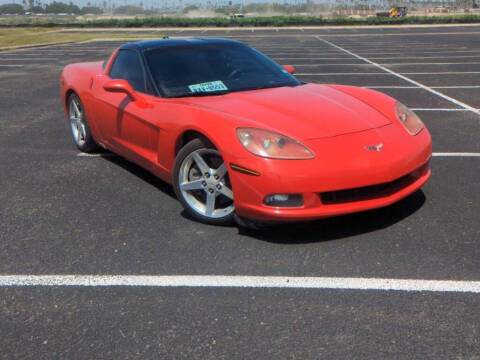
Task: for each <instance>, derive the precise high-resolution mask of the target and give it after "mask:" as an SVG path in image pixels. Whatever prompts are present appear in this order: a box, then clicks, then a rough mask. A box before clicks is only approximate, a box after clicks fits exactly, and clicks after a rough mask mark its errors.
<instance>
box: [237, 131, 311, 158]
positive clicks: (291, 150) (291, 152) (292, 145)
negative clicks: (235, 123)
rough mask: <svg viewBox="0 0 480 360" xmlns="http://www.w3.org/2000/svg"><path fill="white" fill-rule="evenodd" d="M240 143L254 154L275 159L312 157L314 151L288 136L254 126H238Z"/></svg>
mask: <svg viewBox="0 0 480 360" xmlns="http://www.w3.org/2000/svg"><path fill="white" fill-rule="evenodd" d="M237 136H238V140H240V143H241V144H242V145H243V146H244V147H245V149H247V150H248V151H250V152H251V153H252V154H255V155H258V156H262V157H266V158H273V159H311V158H313V157H315V156H314V155H313V153H312V152H311V151H310V150H309V149H307V148H306V147H305V146H304V145H302V144H300V143H299V142H297V141H295V140H293V139H290V138H288V137H286V136H283V135H280V134H277V133H274V132H271V131H266V130H260V129H254V128H238V129H237Z"/></svg>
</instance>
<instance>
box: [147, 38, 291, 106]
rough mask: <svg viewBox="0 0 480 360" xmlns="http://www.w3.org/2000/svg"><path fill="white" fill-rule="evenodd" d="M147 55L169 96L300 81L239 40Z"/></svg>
mask: <svg viewBox="0 0 480 360" xmlns="http://www.w3.org/2000/svg"><path fill="white" fill-rule="evenodd" d="M145 56H146V60H147V63H148V66H149V68H150V71H151V73H152V76H153V79H154V81H155V82H156V84H157V86H158V88H159V89H160V91H161V92H162V95H164V96H166V97H181V96H199V95H200V96H205V95H216V94H225V93H229V92H232V91H241V90H253V89H263V88H269V87H279V86H297V85H300V83H299V82H298V81H297V80H296V79H295V78H294V77H293V76H292V75H290V74H289V73H288V72H287V71H285V70H284V69H283V68H282V67H280V66H279V65H278V64H276V63H275V62H274V61H273V60H271V59H269V58H268V57H266V56H265V55H263V54H261V53H260V52H258V51H257V50H254V49H252V48H251V47H249V46H246V45H243V44H239V43H222V44H198V45H197V44H195V45H186V46H176V47H166V48H163V49H155V50H150V51H147V52H146V54H145Z"/></svg>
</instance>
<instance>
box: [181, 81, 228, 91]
mask: <svg viewBox="0 0 480 360" xmlns="http://www.w3.org/2000/svg"><path fill="white" fill-rule="evenodd" d="M188 88H189V89H190V91H191V92H192V93H196V92H212V91H224V90H228V88H227V87H226V86H225V84H224V83H223V82H222V81H220V80H217V81H209V82H205V83H201V84H195V85H188Z"/></svg>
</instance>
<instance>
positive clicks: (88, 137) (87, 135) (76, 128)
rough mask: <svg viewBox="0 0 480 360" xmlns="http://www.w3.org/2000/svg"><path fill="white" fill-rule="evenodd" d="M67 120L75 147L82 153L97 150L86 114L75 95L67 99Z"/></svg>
mask: <svg viewBox="0 0 480 360" xmlns="http://www.w3.org/2000/svg"><path fill="white" fill-rule="evenodd" d="M68 119H69V121H70V128H71V130H72V136H73V140H74V141H75V145H77V147H78V148H79V149H80V150H81V151H84V152H91V151H93V150H95V149H97V148H98V146H97V144H96V143H95V140H93V136H92V132H91V131H90V126H89V124H88V119H87V114H86V113H85V109H84V107H83V104H82V102H81V100H80V98H79V97H78V95H77V94H75V93H72V94H71V95H70V96H69V97H68Z"/></svg>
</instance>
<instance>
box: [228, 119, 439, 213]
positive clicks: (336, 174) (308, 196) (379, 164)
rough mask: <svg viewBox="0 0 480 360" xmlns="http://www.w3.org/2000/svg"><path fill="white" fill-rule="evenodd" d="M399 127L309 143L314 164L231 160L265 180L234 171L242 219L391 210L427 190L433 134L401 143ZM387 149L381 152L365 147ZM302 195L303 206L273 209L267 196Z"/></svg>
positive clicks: (249, 158) (297, 161)
mask: <svg viewBox="0 0 480 360" xmlns="http://www.w3.org/2000/svg"><path fill="white" fill-rule="evenodd" d="M398 134H399V132H398V128H396V127H395V126H394V125H390V126H385V127H383V128H381V131H379V130H378V129H376V130H368V131H364V132H361V133H356V134H348V135H342V136H340V137H336V138H329V139H321V140H312V141H308V142H305V145H307V146H308V147H309V148H310V149H312V150H313V151H314V153H315V154H316V157H315V158H314V159H311V160H275V159H264V158H260V157H257V156H253V155H252V156H248V157H247V158H233V157H229V159H228V160H229V162H230V163H234V164H239V165H242V166H245V167H247V168H249V169H252V170H255V171H257V172H258V173H260V176H252V175H248V174H242V173H239V172H237V171H232V169H229V173H230V178H231V182H232V187H233V190H234V194H235V208H236V212H237V214H238V215H240V216H244V217H248V218H253V219H258V220H264V221H302V220H312V219H318V218H324V217H331V216H336V215H342V214H348V213H352V212H359V211H365V210H370V209H375V208H379V207H383V206H388V205H390V204H392V203H394V202H396V201H399V200H401V199H403V198H405V197H406V196H408V195H409V194H411V193H413V192H415V191H416V190H418V189H419V188H420V187H421V186H423V185H424V184H425V183H426V181H427V180H428V178H429V177H430V174H431V172H430V169H429V160H430V157H431V153H432V143H431V138H430V134H429V133H428V131H427V129H424V130H423V131H422V132H421V133H420V134H418V135H417V136H410V135H408V134H406V135H405V136H403V137H402V138H401V139H399V138H398V136H399V135H398ZM379 143H382V144H384V146H383V147H382V149H381V151H370V150H366V149H365V147H366V146H370V145H377V144H379ZM272 194H302V196H303V206H301V207H272V206H267V205H265V204H264V200H265V198H266V197H267V196H268V195H272Z"/></svg>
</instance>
